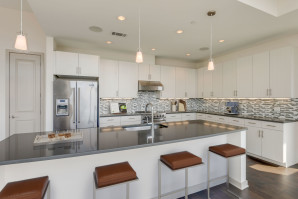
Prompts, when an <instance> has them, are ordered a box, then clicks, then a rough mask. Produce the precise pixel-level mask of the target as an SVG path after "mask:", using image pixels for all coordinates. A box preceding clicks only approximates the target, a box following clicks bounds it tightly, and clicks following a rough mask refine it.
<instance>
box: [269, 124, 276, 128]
mask: <svg viewBox="0 0 298 199" xmlns="http://www.w3.org/2000/svg"><path fill="white" fill-rule="evenodd" d="M267 126H269V127H274V128H275V127H276V126H273V125H267Z"/></svg>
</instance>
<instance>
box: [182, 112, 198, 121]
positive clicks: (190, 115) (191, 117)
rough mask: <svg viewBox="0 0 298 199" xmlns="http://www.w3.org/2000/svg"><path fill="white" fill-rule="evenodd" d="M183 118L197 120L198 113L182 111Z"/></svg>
mask: <svg viewBox="0 0 298 199" xmlns="http://www.w3.org/2000/svg"><path fill="white" fill-rule="evenodd" d="M181 119H182V121H183V120H195V119H196V114H195V113H182V114H181Z"/></svg>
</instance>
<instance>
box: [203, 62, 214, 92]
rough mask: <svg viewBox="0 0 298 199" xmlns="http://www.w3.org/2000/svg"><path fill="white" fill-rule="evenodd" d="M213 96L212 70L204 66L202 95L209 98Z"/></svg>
mask: <svg viewBox="0 0 298 199" xmlns="http://www.w3.org/2000/svg"><path fill="white" fill-rule="evenodd" d="M212 96H213V91H212V71H210V70H208V69H207V67H205V68H204V97H205V98H206V97H207V98H210V97H212Z"/></svg>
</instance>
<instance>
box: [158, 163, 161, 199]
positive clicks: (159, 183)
mask: <svg viewBox="0 0 298 199" xmlns="http://www.w3.org/2000/svg"><path fill="white" fill-rule="evenodd" d="M158 199H161V162H160V160H158Z"/></svg>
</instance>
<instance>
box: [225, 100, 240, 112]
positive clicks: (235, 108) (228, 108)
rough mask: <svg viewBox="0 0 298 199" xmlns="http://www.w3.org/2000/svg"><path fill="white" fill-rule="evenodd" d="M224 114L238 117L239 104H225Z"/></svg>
mask: <svg viewBox="0 0 298 199" xmlns="http://www.w3.org/2000/svg"><path fill="white" fill-rule="evenodd" d="M225 114H229V115H238V114H239V102H226V111H225Z"/></svg>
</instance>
